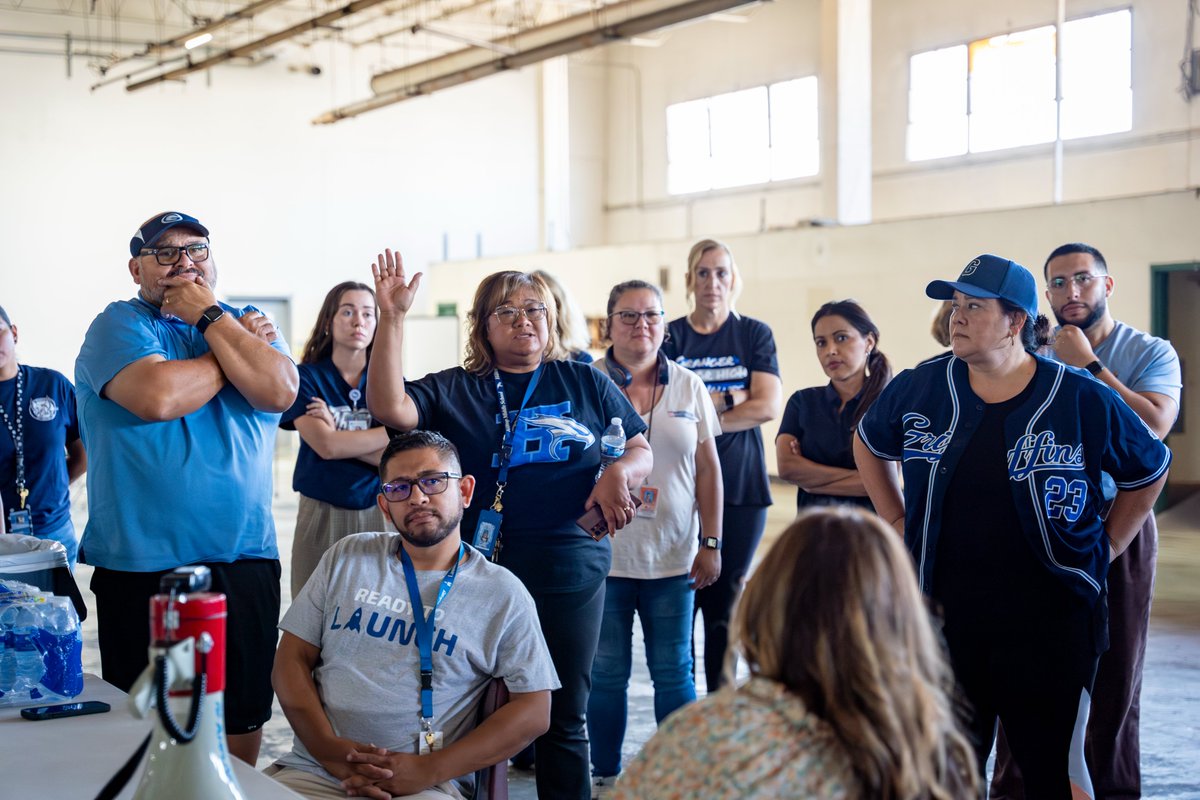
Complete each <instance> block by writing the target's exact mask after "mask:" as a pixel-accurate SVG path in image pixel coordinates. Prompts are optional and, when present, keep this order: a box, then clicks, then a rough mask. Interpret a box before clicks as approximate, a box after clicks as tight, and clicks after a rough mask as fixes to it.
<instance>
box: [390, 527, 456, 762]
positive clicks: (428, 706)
mask: <svg viewBox="0 0 1200 800" xmlns="http://www.w3.org/2000/svg"><path fill="white" fill-rule="evenodd" d="M397 547H399V548H400V563H401V565H402V566H403V567H404V582H405V583H406V584H408V600H409V605H411V606H412V612H413V623H414V627H415V629H416V630H415V634H416V640H417V652H418V653H420V657H421V673H420V675H421V690H420V698H421V730H420V732H419V733H418V734H417V754H418V755H428V754H429V753H432V752H435V751H437V750H441V749H442V731H440V730H435V729H434V727H433V721H434V707H433V626H434V622H435V620H436V618H437V610H438V606H440V605H441V604H442V601H443V600H444V599H446V595H448V594H450V590H451V589H452V588H454V579H455V578H456V577H457V576H458V565H459V563H461V562H462V559H463V554H464V552H465V551H464V550H463V545H462V544H461V543H460V544H459V545H458V558H456V559H455V560H454V566H452V567H450V569H449V570H448V571H447V572H446V574H445V575H444V576H442V581H441V585H440V586H439V587H438V593H437V598H436V599H435V600H434V601H433V608H431V609H430V610H429V615H428V616H426V615H425V603H424V602H422V600H421V585H420V584H419V583H418V582H417V573H416V569H415V568H414V567H413V562H412V559H411V558H410V557H409V555H408V552H407V551H406V550H405V549H404V546H403V545H402V544H398V545H397Z"/></svg>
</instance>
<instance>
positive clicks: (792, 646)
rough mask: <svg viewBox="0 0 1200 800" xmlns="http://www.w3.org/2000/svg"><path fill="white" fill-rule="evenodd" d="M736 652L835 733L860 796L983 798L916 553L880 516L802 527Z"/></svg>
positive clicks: (784, 548)
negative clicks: (918, 572)
mask: <svg viewBox="0 0 1200 800" xmlns="http://www.w3.org/2000/svg"><path fill="white" fill-rule="evenodd" d="M731 642H732V644H731V647H730V652H731V654H732V653H734V652H740V653H741V655H742V656H744V657H745V659H746V660H747V661H748V662H749V664H750V670H751V672H752V673H754V674H756V675H761V676H763V677H766V678H769V679H771V680H774V681H778V682H780V683H782V684H784V685H785V686H786V687H787V688H788V690H790V691H791V692H792V693H793V694H795V695H797V696H799V697H800V699H801V700H803V701H804V704H805V706H806V707H807V708H808V710H809V711H810V712H811V713H813V714H815V715H816V716H817V717H819V718H821V719H822V720H824V721H825V722H826V723H827V724H828V725H829V726H830V728H832V729H833V732H834V734H835V735H836V737H837V739H838V741H839V742H840V743H841V745H842V746H843V748H844V749H845V751H846V754H847V756H848V758H849V760H850V763H851V766H852V768H853V771H854V774H855V776H856V777H857V778H858V782H859V786H858V789H859V792H858V796H860V797H863V798H872V799H873V800H874V799H875V798H883V799H885V800H886V799H889V798H896V800H899V799H900V798H904V799H905V800H909V799H910V798H930V799H933V798H937V800H942V798H947V799H948V798H961V797H976V796H978V794H979V776H978V774H977V772H976V765H975V755H974V751H973V750H972V748H971V746H970V744H969V743H968V741H967V738H966V737H965V736H964V735H963V733H962V731H961V730H960V728H959V726H958V724H957V722H956V719H955V716H954V709H953V707H952V704H951V701H950V699H949V697H950V696H951V695H952V693H953V686H954V682H953V677H952V675H951V672H950V667H949V665H948V664H947V662H946V659H945V657H944V655H943V654H942V651H941V648H940V646H939V643H938V640H937V639H936V637H935V635H934V632H933V628H932V625H931V624H930V621H929V616H928V611H927V610H926V608H925V605H924V601H923V600H922V598H921V593H920V590H919V589H918V588H917V582H916V578H915V576H914V575H913V568H912V564H911V561H910V559H909V556H908V553H907V552H905V550H904V548H903V546H902V544H901V541H900V538H899V537H898V536H897V535H896V533H895V532H894V531H892V530H891V529H889V528H888V527H887V526H885V525H884V524H883V523H882V522H881V521H880V520H879V518H878V517H876V516H875V515H873V514H868V513H865V512H862V511H859V510H857V509H853V508H850V507H830V508H824V509H820V510H816V511H812V512H809V513H806V514H802V515H801V516H800V517H798V518H797V519H796V521H795V522H793V523H792V524H791V525H789V526H788V528H787V529H786V530H785V531H784V532H783V534H782V535H781V536H780V537H779V540H778V541H777V542H776V543H775V545H774V546H773V547H772V548H771V551H770V552H769V553H768V554H767V556H766V557H765V558H764V559H763V561H762V564H761V565H760V566H759V567H758V568H757V570H756V571H755V573H754V575H753V577H751V579H750V581H749V583H748V584H747V586H746V589H745V592H744V593H743V595H742V598H741V601H740V602H739V603H738V606H737V610H736V612H735V615H734V620H733V627H732V632H731ZM734 661H736V655H731V657H730V663H729V664H728V665H727V671H731V669H732V664H733V662H734Z"/></svg>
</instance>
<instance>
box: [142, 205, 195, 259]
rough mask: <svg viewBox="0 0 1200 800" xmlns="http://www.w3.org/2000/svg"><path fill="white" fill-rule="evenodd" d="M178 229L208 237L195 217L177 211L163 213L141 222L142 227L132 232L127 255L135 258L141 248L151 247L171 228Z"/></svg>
mask: <svg viewBox="0 0 1200 800" xmlns="http://www.w3.org/2000/svg"><path fill="white" fill-rule="evenodd" d="M179 227H183V228H191V229H192V230H194V231H197V232H199V234H200V235H201V236H208V228H206V227H204V226H203V225H201V224H200V220H198V219H196V218H195V217H189V216H188V215H187V214H181V213H180V212H178V211H164V212H163V213H161V214H155V215H154V216H153V217H151V218H150V219H148V220H146V221H145V222H143V223H142V227H140V228H138V229H137V231H136V232H134V234H133V238H132V239H130V240H129V255H131V256H133V257H134V258H137V254H138V253H140V252H141V251H142V248H143V247H153V246H154V243H155V242H157V241H158V239H159V237H160V236H162V235H163V234H164V233H166V232H167V231H169V230H171V228H179Z"/></svg>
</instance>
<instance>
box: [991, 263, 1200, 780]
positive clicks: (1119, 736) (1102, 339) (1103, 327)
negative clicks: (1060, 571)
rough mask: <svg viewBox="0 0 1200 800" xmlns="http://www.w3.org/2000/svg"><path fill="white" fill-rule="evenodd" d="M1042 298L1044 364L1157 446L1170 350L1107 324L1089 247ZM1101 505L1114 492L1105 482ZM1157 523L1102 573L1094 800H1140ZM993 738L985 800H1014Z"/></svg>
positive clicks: (1174, 366)
mask: <svg viewBox="0 0 1200 800" xmlns="http://www.w3.org/2000/svg"><path fill="white" fill-rule="evenodd" d="M1043 269H1044V273H1045V277H1046V299H1047V300H1049V301H1050V309H1051V310H1052V311H1053V312H1054V316H1055V318H1056V319H1057V320H1058V323H1059V328H1058V330H1057V331H1056V333H1055V337H1054V342H1053V346H1054V350H1053V353H1052V357H1053V358H1055V359H1057V360H1059V361H1061V362H1063V363H1064V364H1069V365H1071V366H1073V367H1079V368H1080V369H1086V370H1087V371H1088V372H1090V373H1092V375H1094V376H1095V377H1096V380H1098V381H1101V382H1102V383H1104V384H1106V385H1108V386H1109V387H1111V388H1112V389H1113V391H1115V392H1116V393H1117V394H1119V395H1121V399H1122V400H1124V401H1125V403H1126V404H1127V405H1128V406H1129V407H1130V408H1131V409H1133V411H1134V413H1136V414H1137V415H1138V416H1139V417H1140V418H1141V420H1142V422H1144V423H1146V427H1148V428H1149V429H1150V430H1152V431H1154V433H1155V434H1156V435H1157V436H1158V437H1159V438H1160V439H1165V438H1166V436H1167V433H1168V432H1169V431H1170V430H1171V427H1172V426H1173V425H1174V424H1175V418H1176V417H1177V416H1178V415H1179V400H1180V392H1181V389H1182V387H1183V379H1182V370H1181V368H1180V365H1179V355H1178V354H1177V353H1176V352H1175V348H1174V347H1172V346H1171V343H1170V342H1168V341H1166V340H1164V339H1159V338H1158V337H1156V336H1151V335H1150V334H1148V333H1146V332H1144V331H1139V330H1138V329H1137V328H1134V327H1132V326H1129V325H1126V324H1125V323H1123V322H1119V321H1117V320H1115V319H1113V316H1112V312H1111V311H1110V310H1109V308H1108V299H1109V298H1110V297H1111V296H1112V293H1113V287H1114V286H1115V285H1116V282H1115V280H1114V279H1113V277H1112V275H1110V274H1109V271H1108V262H1107V261H1105V259H1104V256H1103V255H1102V254H1101V253H1100V251H1099V250H1097V249H1096V248H1095V247H1092V246H1091V245H1088V244H1083V243H1082V242H1072V243H1070V244H1064V245H1062V246H1061V247H1058V248H1056V249H1055V250H1054V251H1053V252H1051V253H1050V256H1049V257H1048V258H1047V259H1046V264H1045V267H1044V268H1043ZM1102 477H1103V479H1104V484H1103V485H1104V497H1105V499H1108V500H1111V499H1112V498H1113V497H1114V496H1115V495H1116V490H1117V486H1116V483H1115V482H1114V481H1113V479H1112V478H1111V477H1110V476H1109V475H1108V474H1104V475H1103V476H1102ZM1157 556H1158V524H1157V522H1156V521H1155V519H1154V512H1153V511H1151V512H1150V514H1149V516H1147V517H1146V520H1145V522H1143V523H1142V528H1141V531H1140V532H1139V533H1138V535H1137V536H1136V537H1134V540H1133V542H1131V543H1130V545H1129V547H1128V548H1127V549H1126V550H1125V552H1124V553H1122V554H1121V555H1120V556H1118V557H1117V559H1116V560H1115V561H1113V562H1112V563H1111V564H1110V565H1109V568H1108V587H1107V588H1108V597H1107V607H1108V609H1107V610H1108V635H1109V649H1108V651H1107V652H1106V653H1104V655H1102V656H1101V657H1100V663H1099V666H1098V667H1097V670H1096V677H1095V680H1094V681H1093V684H1092V692H1091V697H1092V705H1091V713H1090V715H1089V717H1088V726H1087V737H1086V744H1085V747H1084V750H1085V755H1086V757H1087V766H1088V771H1089V773H1090V774H1091V778H1092V785H1093V788H1094V789H1095V792H1096V797H1121V798H1138V797H1141V795H1142V772H1141V749H1140V744H1139V733H1138V731H1139V726H1140V720H1141V691H1142V667H1143V664H1144V662H1145V655H1146V636H1147V632H1148V630H1149V626H1150V604H1151V601H1152V600H1153V597H1154V572H1155V561H1156V559H1157ZM1014 763H1015V762H1013V761H1012V760H1011V759H1010V758H1009V757H1008V753H1007V747H1006V746H1005V743H1004V741H1003V739H1001V740H1000V741H999V742H998V744H997V747H996V769H995V771H994V777H993V780H992V787H991V797H992V798H993V800H1023V798H1024V796H1025V795H1024V790H1023V785H1022V783H1021V780H1020V776H1019V771H1018V770H1016V769H1014V768H1013V766H1014Z"/></svg>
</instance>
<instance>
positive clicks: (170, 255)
mask: <svg viewBox="0 0 1200 800" xmlns="http://www.w3.org/2000/svg"><path fill="white" fill-rule="evenodd" d="M184 253H187V257H188V258H189V259H191V261H192V263H193V264H199V263H200V262H202V261H207V260H208V244H207V243H206V242H193V243H192V244H187V245H184V246H183V247H144V248H142V251H141V252H140V253H138V255H139V256H154V260H155V261H157V262H158V263H159V265H160V266H163V267H171V266H174V265H175V264H178V263H179V259H180V257H181V256H182V255H183V254H184Z"/></svg>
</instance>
